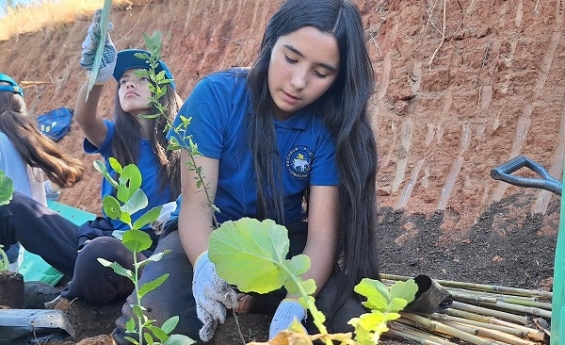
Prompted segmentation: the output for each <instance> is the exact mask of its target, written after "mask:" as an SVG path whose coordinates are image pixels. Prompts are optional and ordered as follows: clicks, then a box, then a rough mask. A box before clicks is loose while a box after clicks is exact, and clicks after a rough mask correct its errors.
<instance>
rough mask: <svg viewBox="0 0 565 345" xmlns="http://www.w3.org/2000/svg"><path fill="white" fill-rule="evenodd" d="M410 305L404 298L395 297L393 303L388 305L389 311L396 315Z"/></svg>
mask: <svg viewBox="0 0 565 345" xmlns="http://www.w3.org/2000/svg"><path fill="white" fill-rule="evenodd" d="M407 305H408V302H407V301H406V300H405V299H403V298H396V297H394V298H393V299H392V301H390V302H389V303H388V307H387V311H388V312H389V313H396V312H397V311H401V310H403V309H404V308H405V307H406V306H407Z"/></svg>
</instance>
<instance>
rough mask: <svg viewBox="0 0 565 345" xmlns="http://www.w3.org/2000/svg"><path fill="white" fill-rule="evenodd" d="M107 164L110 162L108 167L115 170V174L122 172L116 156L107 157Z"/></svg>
mask: <svg viewBox="0 0 565 345" xmlns="http://www.w3.org/2000/svg"><path fill="white" fill-rule="evenodd" d="M108 164H110V167H111V168H112V169H113V170H114V171H115V172H116V174H118V175H121V174H122V170H123V167H122V165H121V164H120V162H118V160H117V159H116V158H114V157H110V158H108Z"/></svg>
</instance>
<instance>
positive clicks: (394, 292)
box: [390, 279, 418, 310]
mask: <svg viewBox="0 0 565 345" xmlns="http://www.w3.org/2000/svg"><path fill="white" fill-rule="evenodd" d="M416 292H418V284H416V282H415V281H414V279H408V280H407V281H405V282H403V281H397V282H395V283H394V284H392V286H391V287H390V298H391V299H394V298H401V299H403V300H405V301H406V303H407V304H408V303H410V302H412V301H413V300H414V298H415V297H416ZM403 308H404V307H403ZM399 310H400V309H399Z"/></svg>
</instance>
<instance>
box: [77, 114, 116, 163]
mask: <svg viewBox="0 0 565 345" xmlns="http://www.w3.org/2000/svg"><path fill="white" fill-rule="evenodd" d="M104 124H105V125H106V128H107V129H108V132H106V139H104V143H103V144H102V145H100V147H96V146H95V145H94V144H93V143H91V142H90V141H88V139H86V138H85V139H84V143H83V145H82V146H83V148H84V152H86V153H88V154H96V153H99V154H100V155H102V157H108V156H109V155H110V152H111V149H112V145H111V144H112V138H114V132H115V129H114V123H113V122H111V121H108V120H104Z"/></svg>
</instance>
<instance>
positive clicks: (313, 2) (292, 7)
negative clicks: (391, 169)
mask: <svg viewBox="0 0 565 345" xmlns="http://www.w3.org/2000/svg"><path fill="white" fill-rule="evenodd" d="M305 26H313V27H316V28H317V29H319V30H321V31H323V32H327V33H330V34H332V35H334V36H335V37H336V39H337V42H338V47H339V52H340V66H339V67H340V68H339V74H338V76H337V78H336V80H335V81H334V83H333V85H332V86H331V87H330V89H329V90H328V91H327V92H326V93H325V94H324V95H323V96H322V97H320V98H319V99H318V100H317V101H316V102H314V103H313V104H312V105H310V106H309V108H310V110H312V111H314V112H315V113H316V114H318V115H319V116H321V117H322V118H323V119H324V121H325V123H326V125H327V126H328V128H329V129H330V131H331V132H332V134H333V137H334V140H335V142H336V160H337V166H338V168H339V174H340V185H339V217H338V218H339V221H338V222H339V224H338V228H339V242H338V248H337V249H338V251H337V253H338V257H337V258H336V263H335V266H334V270H336V273H338V277H339V278H340V280H341V284H339V285H340V288H341V291H340V292H341V293H340V294H339V296H340V297H342V298H341V299H340V301H339V302H344V301H345V299H346V298H347V296H350V293H351V291H353V287H354V286H355V285H356V284H357V283H358V282H359V281H360V280H361V279H362V278H373V279H380V275H379V267H378V266H379V265H378V256H377V245H376V236H375V222H376V221H375V219H376V174H377V148H376V140H375V134H374V132H373V130H372V127H371V121H370V119H369V117H368V113H367V107H368V102H369V99H370V97H371V95H372V93H373V91H374V80H375V79H374V72H373V68H372V65H371V61H370V59H369V54H368V51H367V46H366V43H365V35H364V31H363V25H362V22H361V16H360V13H359V10H358V8H357V7H356V6H355V5H354V4H353V3H352V2H350V1H348V0H307V1H305V0H287V1H285V3H284V4H283V5H282V6H281V8H280V9H279V10H278V11H277V13H276V14H275V15H274V16H273V17H272V18H271V20H270V22H269V24H268V26H267V29H266V31H265V34H264V36H263V40H262V43H261V48H260V51H259V56H258V58H257V60H256V61H255V64H254V65H253V66H252V68H251V70H250V72H249V75H248V81H249V86H250V89H251V93H252V102H253V111H254V112H253V114H251V115H250V116H249V119H248V121H249V131H250V145H251V148H252V150H253V155H254V163H255V171H256V172H258V173H257V174H258V176H257V190H258V193H257V194H258V209H259V213H260V215H263V216H266V217H267V216H268V217H273V218H274V219H275V220H276V221H278V222H281V223H282V222H283V219H284V216H283V215H284V213H283V210H284V208H283V206H284V203H283V196H282V195H281V193H278V191H279V190H280V176H279V173H278V172H277V171H280V169H279V165H280V158H279V157H278V156H277V154H276V152H277V150H276V137H275V130H274V125H273V115H272V99H271V96H270V94H269V88H268V84H267V72H268V68H269V60H270V57H271V52H272V50H273V46H274V45H275V43H276V41H277V40H278V38H279V37H280V36H284V35H287V34H290V33H292V32H294V31H296V30H298V29H300V28H302V27H305ZM273 195H276V196H277V197H275V198H272V196H273ZM270 210H275V211H274V213H273V212H272V211H270ZM339 305H341V303H336V308H337V307H338V306H339Z"/></svg>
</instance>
